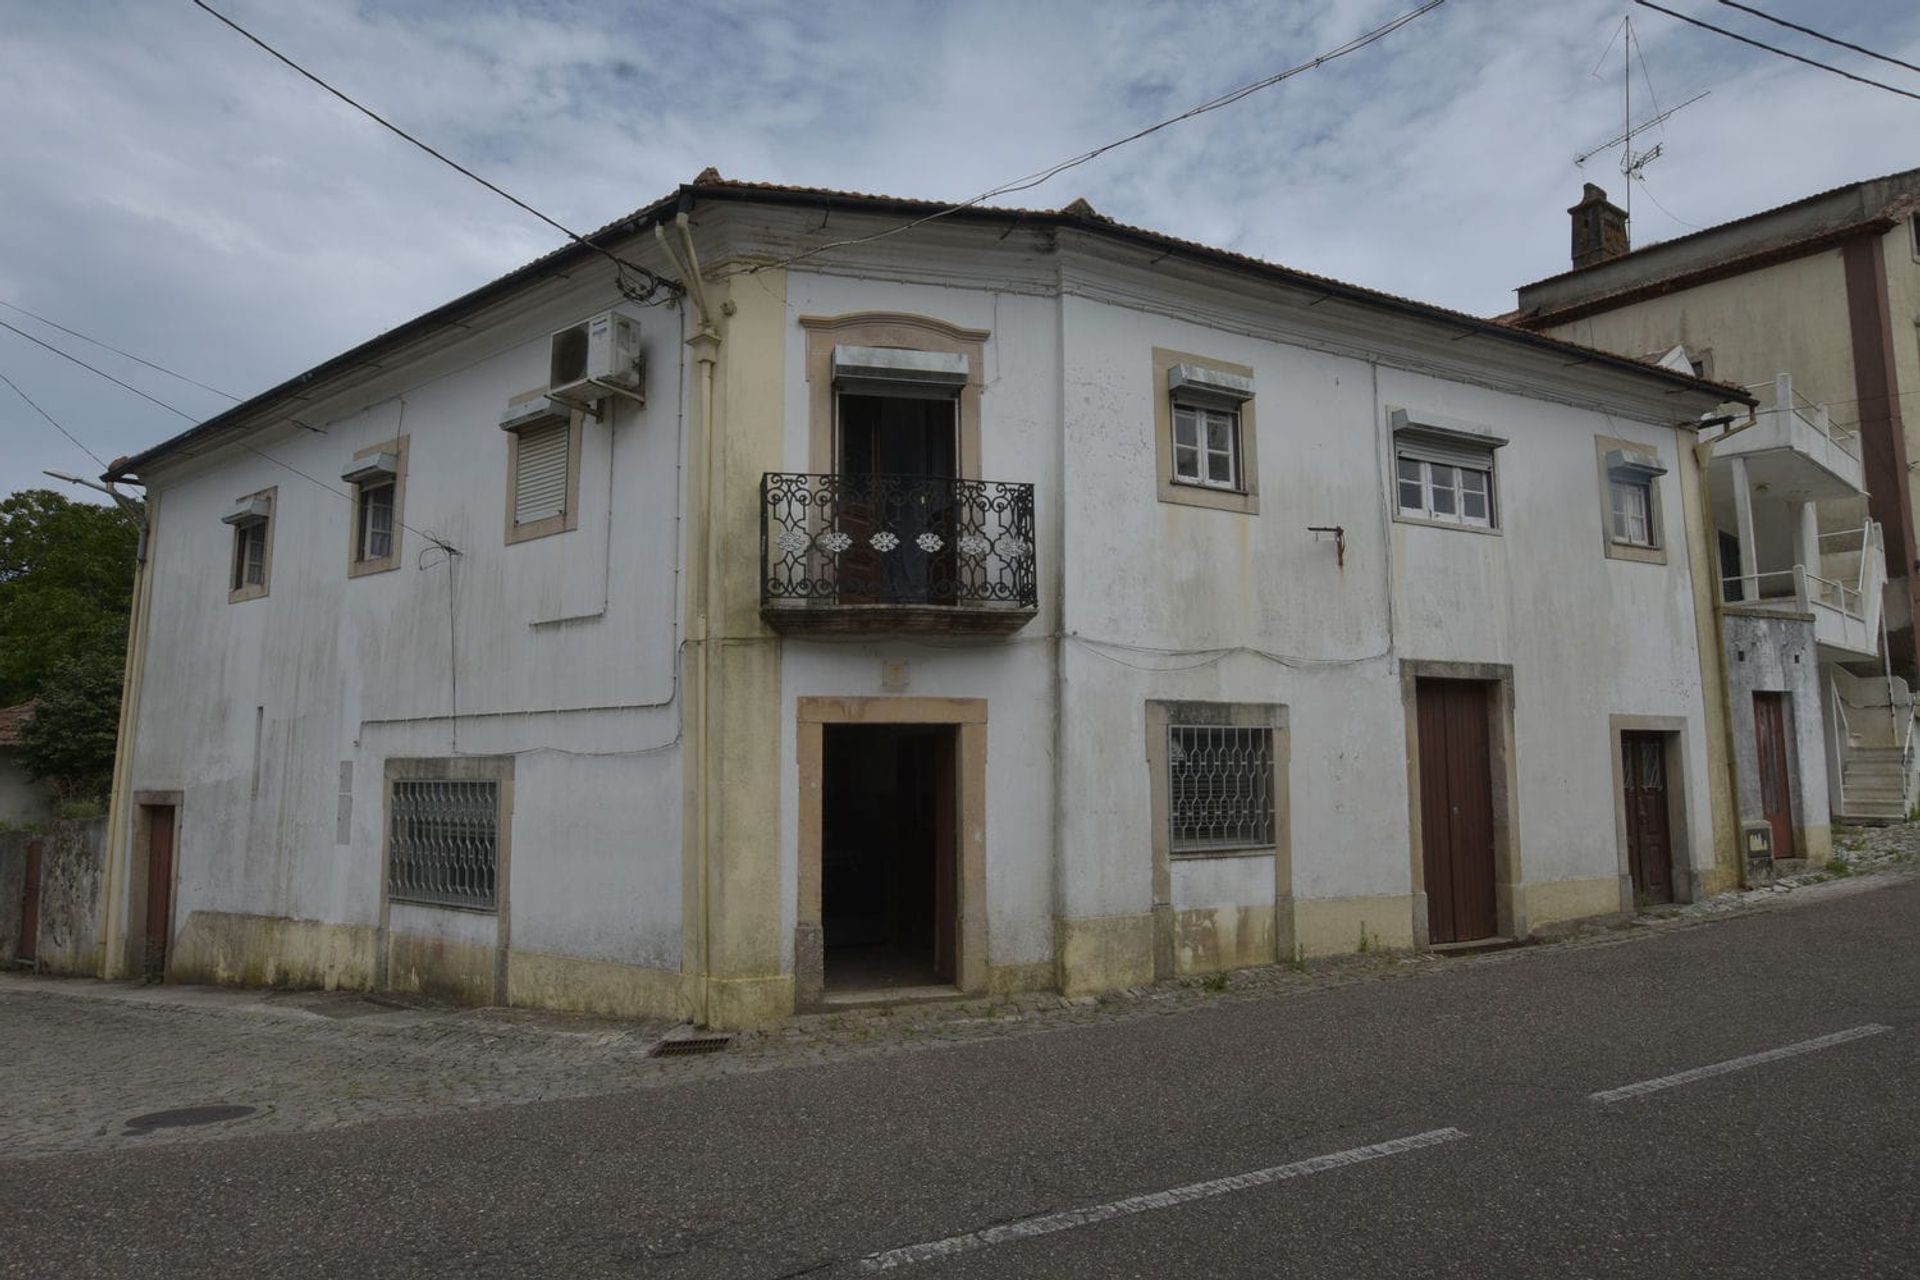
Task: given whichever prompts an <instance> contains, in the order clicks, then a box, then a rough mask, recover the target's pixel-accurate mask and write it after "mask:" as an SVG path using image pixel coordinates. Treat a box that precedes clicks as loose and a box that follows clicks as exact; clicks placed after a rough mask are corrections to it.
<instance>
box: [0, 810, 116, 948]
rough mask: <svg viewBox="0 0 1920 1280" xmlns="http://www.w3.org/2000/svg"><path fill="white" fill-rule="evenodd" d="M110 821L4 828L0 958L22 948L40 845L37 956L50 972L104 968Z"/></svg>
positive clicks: (0, 859) (1, 837)
mask: <svg viewBox="0 0 1920 1280" xmlns="http://www.w3.org/2000/svg"><path fill="white" fill-rule="evenodd" d="M106 837H107V820H106V819H105V818H79V819H61V820H58V821H54V822H49V823H47V824H45V826H44V827H43V828H42V829H39V830H36V831H32V832H27V831H8V832H0V960H13V959H15V958H16V957H17V956H18V955H19V952H20V936H19V935H20V924H21V907H22V905H23V901H22V899H23V895H24V892H25V889H26V868H27V851H28V848H29V847H30V846H32V845H35V844H37V845H39V846H40V910H39V929H38V931H37V934H38V938H37V941H38V946H37V948H36V951H37V959H38V965H39V968H40V969H41V971H43V972H46V973H64V974H79V975H88V976H91V975H93V974H96V973H98V972H99V969H100V886H101V872H102V869H103V867H104V865H105V860H104V857H103V854H104V850H105V848H106Z"/></svg>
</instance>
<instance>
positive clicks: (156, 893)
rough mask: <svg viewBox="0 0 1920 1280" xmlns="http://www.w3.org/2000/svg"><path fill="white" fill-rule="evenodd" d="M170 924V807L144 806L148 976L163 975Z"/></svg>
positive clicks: (171, 884) (171, 905) (171, 851)
mask: <svg viewBox="0 0 1920 1280" xmlns="http://www.w3.org/2000/svg"><path fill="white" fill-rule="evenodd" d="M172 925H173V806H172V805H166V804H156V805H150V806H149V807H148V809H147V952H146V964H145V966H144V967H145V969H146V974H147V976H148V977H149V978H160V977H164V976H166V972H167V938H168V935H169V934H170V933H171V932H172Z"/></svg>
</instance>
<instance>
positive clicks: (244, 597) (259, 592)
mask: <svg viewBox="0 0 1920 1280" xmlns="http://www.w3.org/2000/svg"><path fill="white" fill-rule="evenodd" d="M266 598H267V589H266V588H265V587H240V588H237V589H235V590H232V591H229V592H227V603H228V604H243V603H245V602H246V601H248V600H265V599H266Z"/></svg>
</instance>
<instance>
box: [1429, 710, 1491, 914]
mask: <svg viewBox="0 0 1920 1280" xmlns="http://www.w3.org/2000/svg"><path fill="white" fill-rule="evenodd" d="M1416 698H1417V701H1418V707H1419V710H1418V722H1419V734H1420V857H1421V863H1422V866H1423V867H1424V869H1425V872H1426V884H1427V938H1428V940H1429V941H1430V942H1436V943H1442V942H1467V941H1470V940H1472V939H1474V938H1490V937H1492V936H1493V935H1494V933H1495V931H1496V930H1497V929H1498V928H1499V914H1498V913H1497V912H1496V911H1495V909H1494V895H1493V773H1492V761H1491V757H1490V752H1489V750H1488V748H1489V740H1488V734H1487V687H1486V685H1484V684H1481V683H1479V682H1478V681H1473V680H1422V681H1420V684H1419V687H1418V690H1417V693H1416Z"/></svg>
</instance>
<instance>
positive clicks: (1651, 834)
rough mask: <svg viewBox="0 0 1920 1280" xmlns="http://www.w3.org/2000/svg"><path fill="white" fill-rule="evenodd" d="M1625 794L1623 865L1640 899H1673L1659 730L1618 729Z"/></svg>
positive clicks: (1663, 751)
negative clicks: (1625, 832)
mask: <svg viewBox="0 0 1920 1280" xmlns="http://www.w3.org/2000/svg"><path fill="white" fill-rule="evenodd" d="M1620 775H1621V778H1622V780H1623V784H1624V785H1625V787H1626V798H1627V870H1628V872H1629V874H1630V875H1631V876H1632V877H1633V891H1634V893H1635V894H1637V895H1638V896H1639V898H1640V900H1641V901H1642V902H1645V903H1661V902H1672V901H1673V834H1672V831H1671V830H1670V829H1669V827H1668V824H1667V812H1668V810H1667V744H1666V740H1665V738H1664V736H1663V735H1661V734H1658V733H1623V734H1621V735H1620Z"/></svg>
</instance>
